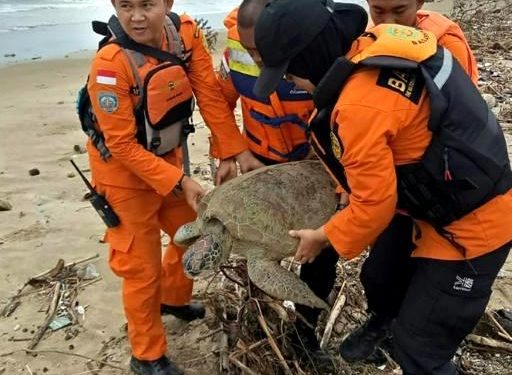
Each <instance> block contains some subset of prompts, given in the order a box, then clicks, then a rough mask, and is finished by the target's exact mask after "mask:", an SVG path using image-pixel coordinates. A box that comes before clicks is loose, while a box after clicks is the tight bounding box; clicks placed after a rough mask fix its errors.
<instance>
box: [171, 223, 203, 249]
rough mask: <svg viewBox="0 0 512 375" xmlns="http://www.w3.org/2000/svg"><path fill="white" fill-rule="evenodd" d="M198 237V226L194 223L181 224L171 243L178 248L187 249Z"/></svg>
mask: <svg viewBox="0 0 512 375" xmlns="http://www.w3.org/2000/svg"><path fill="white" fill-rule="evenodd" d="M199 236H201V233H200V231H199V225H198V224H197V222H196V221H193V222H191V223H186V224H183V225H182V226H181V227H179V228H178V230H177V231H176V233H175V234H174V237H173V239H172V242H174V243H175V244H176V245H178V246H180V247H184V248H187V247H189V246H190V245H192V244H193V243H194V242H195V240H197V239H198V238H199Z"/></svg>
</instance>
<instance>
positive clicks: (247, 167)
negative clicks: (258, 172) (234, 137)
mask: <svg viewBox="0 0 512 375" xmlns="http://www.w3.org/2000/svg"><path fill="white" fill-rule="evenodd" d="M235 158H236V161H237V162H238V164H240V171H241V172H242V173H247V172H250V171H252V170H254V169H258V168H261V167H264V166H265V164H263V163H262V162H261V161H259V160H258V159H256V158H255V157H254V155H253V154H252V152H251V151H249V150H246V151H244V152H241V153H240V154H238V155H237V156H236V157H235Z"/></svg>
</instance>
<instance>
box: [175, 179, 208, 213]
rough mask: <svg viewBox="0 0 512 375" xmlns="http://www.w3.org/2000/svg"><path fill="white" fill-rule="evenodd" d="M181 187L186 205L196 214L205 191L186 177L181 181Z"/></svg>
mask: <svg viewBox="0 0 512 375" xmlns="http://www.w3.org/2000/svg"><path fill="white" fill-rule="evenodd" d="M181 187H182V188H183V194H185V200H186V201H187V203H188V205H189V206H190V207H192V209H193V210H194V211H196V212H197V209H198V206H199V201H200V200H201V198H202V197H204V195H205V194H206V190H204V189H203V188H202V187H201V185H199V184H198V183H197V182H195V181H194V180H193V179H191V178H190V177H188V176H184V177H183V180H181Z"/></svg>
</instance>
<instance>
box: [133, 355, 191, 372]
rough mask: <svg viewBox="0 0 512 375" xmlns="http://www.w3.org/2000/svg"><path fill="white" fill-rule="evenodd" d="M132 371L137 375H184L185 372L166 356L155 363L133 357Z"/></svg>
mask: <svg viewBox="0 0 512 375" xmlns="http://www.w3.org/2000/svg"><path fill="white" fill-rule="evenodd" d="M130 369H131V370H132V372H133V373H134V374H137V375H183V374H184V372H183V370H181V369H180V368H179V367H178V366H176V364H175V363H173V362H172V361H170V360H169V358H167V357H166V356H162V357H160V358H159V359H157V360H155V361H142V360H140V359H137V358H135V357H134V356H132V359H131V360H130Z"/></svg>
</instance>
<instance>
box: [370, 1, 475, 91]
mask: <svg viewBox="0 0 512 375" xmlns="http://www.w3.org/2000/svg"><path fill="white" fill-rule="evenodd" d="M367 2H368V6H369V9H370V16H371V19H372V21H373V24H374V25H379V24H381V23H396V24H398V25H404V26H412V27H417V28H420V29H422V30H428V31H430V32H432V33H434V35H435V36H436V38H437V43H439V44H440V45H442V46H443V47H445V48H447V49H448V50H449V51H450V52H451V53H452V54H453V56H454V57H455V58H456V59H457V61H458V62H459V63H460V65H461V66H462V67H463V68H464V70H465V71H466V72H467V73H468V74H469V76H470V77H471V80H472V81H473V82H474V83H475V84H477V82H478V67H477V65H476V59H475V56H474V55H473V52H472V51H471V48H470V47H469V44H468V42H467V40H466V37H465V36H464V33H463V32H462V30H461V28H460V26H459V25H457V24H456V23H455V22H453V21H452V20H450V19H449V18H447V17H445V16H443V15H442V14H439V13H437V12H433V11H427V10H421V7H422V6H423V4H424V3H425V1H424V0H367Z"/></svg>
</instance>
